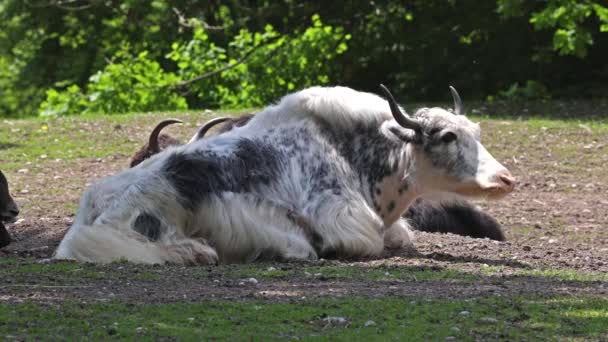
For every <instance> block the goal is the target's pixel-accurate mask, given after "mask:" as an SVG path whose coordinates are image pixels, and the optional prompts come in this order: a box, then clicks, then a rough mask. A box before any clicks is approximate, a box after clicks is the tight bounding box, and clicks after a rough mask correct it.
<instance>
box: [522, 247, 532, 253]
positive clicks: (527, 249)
mask: <svg viewBox="0 0 608 342" xmlns="http://www.w3.org/2000/svg"><path fill="white" fill-rule="evenodd" d="M522 249H523V250H524V251H526V252H529V251H531V250H532V247H530V246H523V247H522Z"/></svg>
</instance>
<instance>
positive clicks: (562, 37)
mask: <svg viewBox="0 0 608 342" xmlns="http://www.w3.org/2000/svg"><path fill="white" fill-rule="evenodd" d="M545 3H546V4H545V5H544V7H543V8H540V9H539V10H535V11H533V12H532V13H530V23H532V25H533V26H534V28H535V29H536V30H546V29H553V30H554V33H553V41H552V44H553V49H554V50H555V51H557V52H558V53H559V54H560V55H575V56H577V57H580V58H584V57H585V56H587V53H588V49H589V46H591V45H593V34H592V29H590V28H589V27H587V26H585V22H586V21H588V20H589V19H590V17H591V16H592V15H595V16H596V18H597V19H598V20H599V22H600V28H599V30H600V32H608V7H606V6H603V5H601V4H600V2H599V1H590V0H583V1H581V0H548V1H545ZM528 4H529V2H528V3H526V2H525V1H523V0H498V12H499V13H502V14H503V15H504V16H507V17H512V16H523V15H526V14H527V11H526V9H525V6H526V5H528Z"/></svg>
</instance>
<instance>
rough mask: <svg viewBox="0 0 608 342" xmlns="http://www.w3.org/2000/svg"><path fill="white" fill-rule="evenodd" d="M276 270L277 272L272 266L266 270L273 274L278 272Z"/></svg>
mask: <svg viewBox="0 0 608 342" xmlns="http://www.w3.org/2000/svg"><path fill="white" fill-rule="evenodd" d="M276 270H277V269H276V267H272V266H270V267H268V268H267V269H266V271H268V272H272V271H276Z"/></svg>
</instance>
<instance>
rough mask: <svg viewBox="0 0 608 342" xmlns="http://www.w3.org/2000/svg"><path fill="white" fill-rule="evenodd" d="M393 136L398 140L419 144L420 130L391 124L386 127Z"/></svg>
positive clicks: (420, 140)
mask: <svg viewBox="0 0 608 342" xmlns="http://www.w3.org/2000/svg"><path fill="white" fill-rule="evenodd" d="M388 131H389V132H391V133H392V134H393V135H394V136H396V137H397V138H398V139H399V140H401V141H403V142H406V143H412V144H421V143H422V132H420V131H414V130H411V129H407V128H403V127H399V126H393V127H390V128H389V129H388Z"/></svg>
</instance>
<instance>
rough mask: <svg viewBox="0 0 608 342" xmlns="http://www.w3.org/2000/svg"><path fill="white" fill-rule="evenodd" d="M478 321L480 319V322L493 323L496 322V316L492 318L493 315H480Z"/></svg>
mask: <svg viewBox="0 0 608 342" xmlns="http://www.w3.org/2000/svg"><path fill="white" fill-rule="evenodd" d="M479 321H480V322H481V323H488V324H495V323H498V320H497V319H496V318H493V317H481V318H480V319H479Z"/></svg>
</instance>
